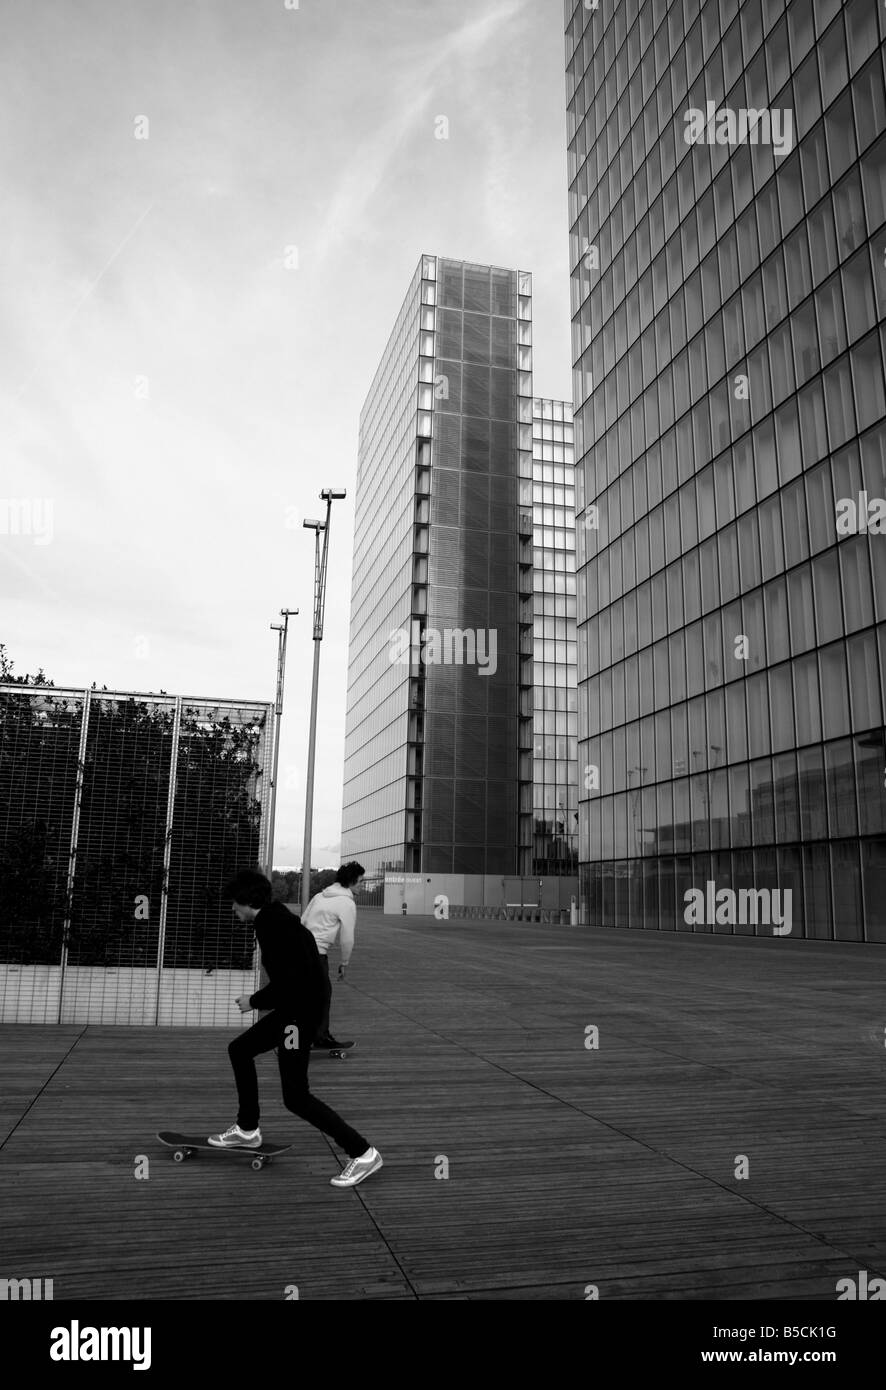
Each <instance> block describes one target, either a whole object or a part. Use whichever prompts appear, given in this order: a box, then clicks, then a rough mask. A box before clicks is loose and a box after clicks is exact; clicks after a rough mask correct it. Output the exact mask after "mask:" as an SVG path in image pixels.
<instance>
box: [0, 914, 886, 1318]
mask: <svg viewBox="0 0 886 1390" xmlns="http://www.w3.org/2000/svg"><path fill="white" fill-rule="evenodd" d="M350 975H351V979H352V983H349V984H348V985H336V987H335V998H334V1005H333V1029H334V1031H335V1032H336V1033H338V1035H339V1036H341V1037H356V1038H357V1039H359V1047H358V1049H357V1051H356V1053H355V1054H354V1055H353V1056H352V1057H351V1058H349V1059H348V1061H347V1062H344V1063H340V1062H336V1061H332V1060H331V1059H328V1058H326V1057H325V1056H323V1057H318V1058H316V1059H314V1060H313V1061H312V1064H311V1078H312V1086H313V1089H314V1090H315V1091H316V1093H317V1094H318V1095H319V1096H321V1097H322V1098H323V1099H324V1100H326V1101H327V1102H328V1103H329V1104H331V1105H332V1106H333V1107H334V1108H335V1109H337V1110H339V1111H340V1112H341V1114H342V1115H343V1116H344V1117H345V1118H346V1119H348V1120H349V1121H350V1122H351V1123H353V1124H354V1125H355V1126H356V1127H357V1128H359V1129H361V1130H362V1131H363V1132H364V1133H366V1134H367V1135H368V1137H369V1138H370V1139H371V1141H372V1142H373V1143H374V1144H375V1145H376V1146H377V1147H378V1148H379V1149H380V1150H381V1152H382V1154H383V1156H384V1162H385V1166H384V1168H383V1169H382V1171H381V1172H380V1173H378V1174H377V1175H375V1176H374V1177H372V1178H370V1179H369V1180H368V1181H367V1182H366V1183H364V1184H363V1185H362V1186H361V1187H359V1188H357V1189H355V1190H353V1191H338V1190H337V1189H335V1188H333V1187H330V1185H329V1178H330V1176H332V1175H333V1174H334V1173H335V1172H336V1171H337V1170H338V1168H339V1161H338V1155H337V1154H336V1153H335V1152H334V1151H333V1147H332V1145H331V1144H330V1142H329V1141H328V1140H327V1139H326V1138H325V1137H324V1136H323V1135H321V1134H319V1133H317V1132H316V1131H314V1130H312V1129H311V1128H310V1127H308V1126H306V1125H304V1124H303V1123H302V1122H301V1121H299V1120H296V1119H295V1118H294V1117H293V1116H290V1115H289V1114H288V1112H287V1111H285V1110H284V1108H283V1106H282V1104H281V1101H280V1097H279V1091H278V1087H277V1074H276V1061H275V1059H274V1058H273V1056H271V1057H267V1058H264V1059H262V1060H261V1061H260V1063H259V1069H260V1071H259V1074H260V1077H261V1078H262V1095H263V1102H264V1109H263V1114H262V1126H263V1129H264V1132H265V1135H266V1136H267V1137H268V1138H270V1139H272V1140H275V1141H279V1142H281V1143H285V1142H287V1141H292V1142H293V1144H294V1147H293V1148H292V1150H291V1151H290V1152H289V1153H287V1154H285V1155H283V1157H281V1158H279V1159H278V1160H277V1161H276V1162H275V1163H274V1164H272V1165H271V1166H270V1167H269V1168H267V1169H265V1170H264V1171H263V1172H261V1173H254V1172H253V1171H252V1170H251V1168H250V1166H249V1164H248V1163H247V1162H246V1161H245V1160H235V1159H233V1158H230V1157H225V1156H222V1155H215V1154H212V1155H206V1154H201V1155H199V1156H198V1157H196V1158H195V1159H193V1160H192V1161H190V1162H188V1163H185V1164H181V1165H179V1164H176V1163H174V1162H173V1161H172V1156H171V1153H170V1152H169V1150H167V1149H164V1148H163V1147H162V1145H160V1144H159V1143H158V1142H157V1141H156V1140H155V1138H154V1133H155V1131H156V1130H157V1129H162V1128H181V1129H185V1130H188V1131H191V1130H194V1129H196V1130H197V1131H198V1132H200V1131H201V1130H202V1131H205V1132H206V1133H210V1132H211V1131H212V1130H218V1129H221V1128H224V1127H226V1126H227V1125H228V1124H230V1123H231V1122H232V1121H233V1118H234V1114H235V1106H234V1103H233V1102H234V1091H233V1084H232V1078H231V1074H230V1068H229V1064H228V1058H227V1052H226V1045H227V1042H228V1037H229V1035H228V1033H227V1032H225V1031H224V1030H221V1031H217V1030H208V1029H200V1030H188V1029H155V1028H115V1027H42V1026H41V1027H25V1026H6V1027H4V1028H2V1029H0V1219H2V1227H0V1229H2V1232H3V1237H2V1242H0V1246H2V1253H0V1262H2V1268H0V1278H23V1277H29V1278H32V1279H36V1278H44V1279H46V1278H52V1279H53V1280H54V1296H55V1299H56V1300H59V1299H65V1298H126V1299H158V1298H166V1299H203V1298H218V1299H283V1298H284V1297H285V1296H286V1290H287V1287H289V1286H292V1285H295V1286H297V1288H298V1294H299V1297H300V1298H302V1299H327V1300H329V1299H367V1298H369V1299H435V1300H442V1299H462V1300H463V1299H489V1300H491V1299H495V1300H498V1299H584V1298H585V1296H586V1295H585V1286H586V1285H588V1284H593V1285H595V1286H596V1287H597V1289H598V1290H599V1297H600V1298H601V1299H704V1298H713V1299H723V1300H728V1299H744V1298H763V1299H799V1298H811V1299H816V1300H822V1301H829V1300H830V1301H833V1300H834V1299H835V1298H836V1282H837V1280H838V1279H841V1278H844V1277H850V1278H856V1277H857V1275H858V1271H860V1270H867V1271H868V1273H869V1276H870V1277H871V1278H873V1277H874V1276H875V1275H877V1276H880V1277H886V1046H884V1044H886V1031H884V1030H886V950H884V949H883V948H882V947H874V946H860V945H831V944H827V943H817V942H800V941H791V940H785V939H778V940H775V939H772V940H763V939H753V938H727V937H717V938H716V939H714V938H711V937H709V936H702V935H695V936H690V935H676V936H675V935H668V934H651V933H646V932H640V931H638V932H628V931H592V930H589V929H586V928H568V927H543V926H536V925H528V924H519V923H498V922H491V921H490V922H459V923H448V922H434V921H433V920H432V919H419V918H410V919H408V921H406V922H404V921H403V920H401V919H394V918H385V917H383V916H382V915H381V913H370V912H364V913H363V914H362V918H361V924H360V927H359V929H358V944H357V950H356V952H355V955H354V960H353V963H352V966H351V970H350ZM591 1024H593V1025H595V1026H596V1027H597V1028H598V1029H599V1047H598V1049H597V1050H589V1049H588V1048H586V1047H585V1029H586V1027H587V1026H588V1025H591ZM139 1155H145V1156H147V1158H148V1160H149V1173H150V1176H149V1178H147V1179H146V1180H145V1179H142V1180H139V1179H137V1178H136V1177H135V1172H136V1167H137V1164H138V1161H139V1160H138V1156H139ZM737 1155H746V1156H747V1158H748V1160H749V1165H750V1168H749V1176H748V1178H747V1179H745V1180H737V1179H736V1177H735V1175H734V1174H735V1165H736V1156H737ZM444 1157H445V1158H446V1159H448V1164H449V1176H448V1178H437V1177H435V1169H437V1170H439V1169H440V1167H441V1166H442V1165H441V1159H442V1158H444ZM290 1296H291V1294H290Z"/></svg>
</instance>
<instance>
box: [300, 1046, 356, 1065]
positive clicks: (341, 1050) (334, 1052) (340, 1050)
mask: <svg viewBox="0 0 886 1390" xmlns="http://www.w3.org/2000/svg"><path fill="white" fill-rule="evenodd" d="M356 1046H357V1044H356V1043H355V1042H343V1043H339V1045H338V1047H318V1046H317V1044H316V1043H312V1044H311V1052H326V1053H328V1054H329V1056H330V1057H337V1058H338V1060H339V1061H340V1062H343V1061H344V1060H345V1058H346V1057H347V1055H348V1053H349V1052H351V1051H352V1050H353V1049H354V1048H355V1047H356Z"/></svg>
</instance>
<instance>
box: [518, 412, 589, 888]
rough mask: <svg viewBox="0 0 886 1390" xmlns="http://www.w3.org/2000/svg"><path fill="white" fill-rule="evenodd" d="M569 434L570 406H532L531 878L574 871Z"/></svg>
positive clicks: (523, 863) (526, 860) (527, 799)
mask: <svg viewBox="0 0 886 1390" xmlns="http://www.w3.org/2000/svg"><path fill="white" fill-rule="evenodd" d="M572 429H573V427H572V404H571V402H567V401H554V400H541V399H537V400H534V401H533V402H532V512H531V516H530V517H526V518H525V521H526V524H527V527H528V526H529V525H531V527H532V604H533V612H532V630H531V632H529V633H527V634H526V641H527V642H531V651H532V658H533V660H532V690H531V694H532V715H531V721H527V722H531V727H530V728H528V729H527V730H526V734H525V745H527V746H530V747H531V749H532V758H531V765H530V769H531V786H521V788H520V800H521V815H520V846H521V850H520V872H521V873H522V874H524V875H527V876H530V875H531V876H533V877H537V876H539V875H540V876H545V875H549V874H576V873H577V872H578V790H577V788H578V780H577V779H578V763H577V756H578V755H577V720H578V715H577V713H576V696H577V691H576V673H577V668H576V621H575V460H574V452H573V439H572ZM523 520H524V518H523V517H521V523H522V521H523ZM521 650H522V648H521ZM521 724H522V721H521ZM530 738H531V744H529V739H530ZM520 757H521V759H523V758H525V757H526V754H525V752H524V735H523V730H522V728H521V752H520ZM524 770H525V769H524V767H522V766H521V775H522V774H523V771H524ZM527 807H529V808H531V810H529V809H527ZM530 846H531V849H530Z"/></svg>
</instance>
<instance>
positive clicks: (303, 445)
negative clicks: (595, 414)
mask: <svg viewBox="0 0 886 1390" xmlns="http://www.w3.org/2000/svg"><path fill="white" fill-rule="evenodd" d="M291 3H293V0H290V4H291ZM563 47H564V45H563V5H562V0H300V3H299V5H298V8H287V7H286V5H285V3H284V0H77V3H76V4H65V3H63V2H62V0H18V3H9V4H7V5H6V6H5V7H4V14H3V41H2V53H0V91H2V97H0V104H2V124H0V186H2V190H3V194H2V208H0V444H2V451H0V460H2V462H0V470H2V471H0V499H3V498H19V499H30V500H31V502H32V503H36V502H37V501H38V500H39V501H43V500H45V499H50V500H51V502H52V514H51V526H50V525H49V524H48V517H47V514H46V513H45V512H44V513H43V515H42V516H41V515H39V513H38V511H37V509H36V508H35V509H34V510H33V512H32V518H33V521H32V525H33V527H34V529H35V530H38V529H40V530H42V534H39V535H38V534H33V535H31V536H24V535H19V536H11V535H0V595H2V615H0V641H4V642H6V644H7V646H8V648H9V653H10V656H11V658H12V660H13V661H14V662H15V665H16V670H17V673H18V674H24V672H25V671H29V672H32V673H33V672H34V671H35V670H36V669H37V667H39V666H43V667H44V668H45V670H46V672H47V674H48V675H49V676H50V677H51V678H52V679H54V680H55V682H56V684H57V685H80V686H85V685H90V684H91V683H92V682H93V681H96V682H97V683H98V685H100V686H101V685H103V684H104V685H107V686H109V687H110V688H111V689H121V690H140V691H146V690H154V691H158V690H160V689H163V690H166V691H168V692H170V693H181V694H184V695H190V696H225V697H231V696H233V697H247V698H252V699H261V700H271V699H273V695H274V681H275V666H276V640H277V639H276V634H275V633H272V632H271V631H270V630H269V626H268V625H269V623H271V622H272V621H277V614H278V612H279V609H280V608H281V607H293V608H299V609H300V610H301V611H300V616H299V617H297V618H294V619H293V620H292V623H291V627H290V644H289V661H288V667H287V699H286V711H285V716H284V731H283V741H282V747H281V759H280V761H281V773H280V793H279V798H278V820H277V854H276V862H277V863H278V864H281V865H283V864H286V865H298V864H299V863H300V862H301V839H302V831H303V816H304V805H303V798H304V783H303V768H304V758H305V749H306V741H307V724H308V710H309V702H310V669H311V668H310V663H311V659H312V644H311V623H310V613H311V607H312V587H313V542H312V534H311V533H310V532H308V531H304V530H303V529H302V527H301V521H302V519H303V518H304V517H305V516H319V515H322V506H323V504H321V503H320V502H319V500H318V493H319V490H320V488H321V487H324V486H333V487H343V488H347V489H348V499H347V501H345V502H343V503H338V504H336V509H335V511H334V513H333V526H332V534H331V565H330V580H329V595H328V605H327V621H326V631H325V638H324V642H323V653H322V666H321V689H320V710H321V715H320V728H319V734H318V749H317V786H316V797H315V815H314V854H313V856H312V857H313V860H314V863H315V864H317V863H319V864H327V863H332V862H337V854H338V848H339V842H340V834H341V800H342V764H343V741H344V721H345V696H346V684H347V640H348V618H349V609H350V576H351V551H352V533H353V487H354V480H355V476H356V449H357V428H358V417H359V412H360V407H361V405H362V403H363V400H364V398H365V395H366V392H367V390H368V387H369V383H370V381H371V379H372V376H373V372H374V370H375V367H376V365H377V363H378V360H379V357H380V354H381V352H382V350H383V348H384V345H385V342H386V340H387V337H388V334H389V332H390V330H391V328H392V326H393V322H394V318H395V315H396V313H397V310H398V309H399V307H400V304H401V302H402V299H403V297H404V294H405V292H406V288H407V285H408V283H409V280H410V278H411V276H412V273H413V271H414V268H415V266H416V263H417V261H418V258H419V255H420V254H421V253H422V251H426V252H430V253H438V254H442V255H449V256H452V257H455V258H459V259H465V260H473V261H478V262H490V263H493V264H497V265H501V266H508V267H513V268H518V269H523V270H530V271H532V272H533V275H534V293H535V301H534V319H535V328H534V367H535V382H534V385H535V393H536V395H550V396H557V397H564V398H568V397H570V396H571V377H570V362H569V283H568V266H567V252H568V236H567V201H566V135H565V97H564V53H563ZM439 116H446V117H447V119H448V121H449V138H448V140H441V139H438V138H435V128H436V129H437V130H440V129H442V126H441V125H440V123H439V122H438V121H437V118H438V117H439ZM137 134H138V135H141V136H147V138H136V136H137ZM292 248H295V249H294V250H293V249H292ZM287 262H288V264H287Z"/></svg>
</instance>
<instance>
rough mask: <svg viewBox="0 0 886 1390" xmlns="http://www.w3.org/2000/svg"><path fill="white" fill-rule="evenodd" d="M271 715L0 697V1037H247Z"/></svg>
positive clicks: (82, 694) (136, 700) (226, 707)
mask: <svg viewBox="0 0 886 1390" xmlns="http://www.w3.org/2000/svg"><path fill="white" fill-rule="evenodd" d="M273 720H274V710H273V706H272V705H270V704H258V703H255V702H246V701H234V700H205V699H194V700H192V699H185V698H183V697H182V696H174V695H165V694H163V695H154V694H147V695H146V694H137V693H130V692H120V691H107V690H102V691H96V690H72V689H59V688H58V687H55V686H34V685H18V684H9V685H0V1021H2V1022H16V1023H47V1022H55V1021H57V1022H62V1023H80V1022H87V1023H92V1022H96V1023H99V1022H100V1023H128V1024H176V1025H182V1024H185V1025H187V1024H192V1025H213V1024H219V1025H225V1026H232V1027H236V1026H240V1025H241V1023H242V1019H241V1015H240V1013H239V1011H238V1010H237V1009H236V1006H235V1005H234V1003H233V1000H234V998H235V996H236V995H237V994H240V993H244V992H252V990H253V989H254V988H255V984H254V982H255V980H256V961H255V949H254V936H253V931H252V929H251V928H250V927H244V926H241V925H240V924H239V923H237V922H236V921H235V920H234V918H233V916H232V913H231V906H230V903H229V902H227V901H226V900H225V899H224V898H223V896H222V893H223V888H224V884H225V882H226V880H228V879H229V878H230V877H232V875H233V874H234V873H235V872H236V871H237V870H238V869H240V868H243V867H263V866H264V864H265V862H266V857H267V844H266V840H267V826H266V817H265V814H264V811H265V802H266V798H267V796H268V794H269V782H270V775H271V768H270V760H271V752H272V745H273Z"/></svg>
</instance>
